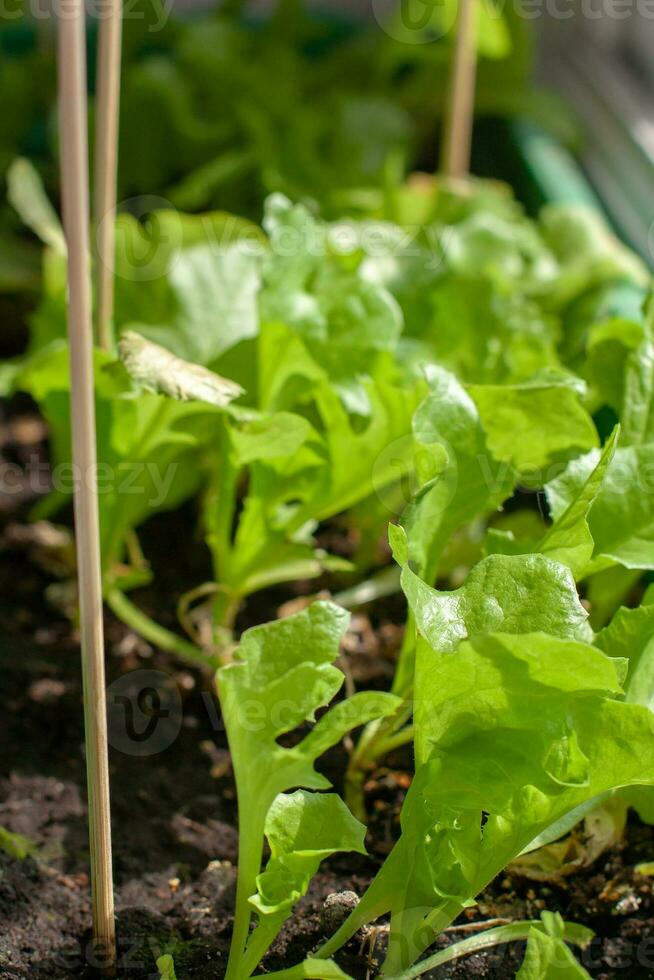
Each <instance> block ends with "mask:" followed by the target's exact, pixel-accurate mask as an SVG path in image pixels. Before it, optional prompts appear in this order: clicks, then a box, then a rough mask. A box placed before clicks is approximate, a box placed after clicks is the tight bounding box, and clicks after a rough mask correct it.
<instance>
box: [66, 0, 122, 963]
mask: <svg viewBox="0 0 654 980" xmlns="http://www.w3.org/2000/svg"><path fill="white" fill-rule="evenodd" d="M85 35H86V24H85V12H84V0H69V2H68V4H66V10H65V16H62V17H60V21H59V118H60V142H61V180H62V201H63V217H64V229H65V232H66V241H67V245H68V335H69V342H70V387H71V423H72V441H73V460H74V463H75V467H76V475H77V479H76V481H75V528H76V540H77V568H78V580H79V597H80V632H81V646H82V677H83V688H84V721H85V729H86V766H87V780H88V797H89V836H90V848H91V886H92V898H93V933H94V941H95V950H96V956H97V957H98V961H99V963H102V964H103V966H104V969H105V972H111V971H112V969H113V968H114V967H115V962H116V937H115V923H114V899H113V883H112V870H111V868H112V862H111V820H110V808H109V764H108V745H107V714H106V701H105V697H106V695H105V672H104V636H103V624H102V581H101V571H100V568H101V566H100V529H99V519H98V500H97V488H96V476H97V469H96V435H95V401H94V386H93V337H92V323H91V283H90V265H89V171H88V151H87V100H86V49H85Z"/></svg>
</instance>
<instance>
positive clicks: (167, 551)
mask: <svg viewBox="0 0 654 980" xmlns="http://www.w3.org/2000/svg"><path fill="white" fill-rule="evenodd" d="M17 417H18V418H20V419H21V420H22V421H21V424H20V425H18V426H17V428H16V427H15V428H14V431H15V432H18V433H19V434H20V433H22V435H21V436H20V439H24V440H26V441H27V443H29V442H30V439H31V440H32V444H31V445H30V446H29V451H30V453H37V454H38V453H41V452H43V445H42V444H41V443H40V440H41V439H42V433H40V431H39V429H38V419H37V418H36V417H34V416H30V413H29V410H28V409H27V408H26V407H25V406H22V407H21V410H20V411H19V412H18V416H17ZM30 420H31V422H30ZM30 424H31V429H29V428H26V427H28V426H29V425H30ZM28 431H29V433H31V435H29V436H28V435H27V434H26V433H28ZM20 439H19V445H18V446H9V449H8V450H7V447H6V446H5V447H3V448H4V452H5V458H16V459H18V460H19V461H23V462H24V458H25V453H26V452H27V449H25V447H23V449H21V447H20ZM7 451H8V452H9V457H7ZM12 454H13V455H12ZM29 496H30V494H29V492H27V491H26V492H25V493H24V494H12V495H11V499H7V498H5V500H4V501H0V520H1V521H2V525H1V526H0V533H1V534H2V542H3V545H4V554H3V557H2V560H1V561H0V684H1V688H0V826H2V827H5V828H6V829H8V830H9V831H11V832H13V833H18V834H21V835H23V836H24V837H26V838H28V839H29V840H30V841H31V842H33V844H34V846H35V851H34V854H33V855H32V856H29V857H27V858H26V859H24V860H17V859H14V858H11V857H10V856H9V855H7V854H5V853H1V852H0V980H9V978H29V980H46V978H66V977H92V976H95V975H98V974H97V971H95V970H94V967H93V964H92V963H89V960H90V959H91V958H92V957H91V956H90V954H89V949H90V946H89V924H90V891H89V877H88V841H87V832H86V823H85V817H86V804H85V771H84V757H83V730H82V709H81V686H80V670H79V652H78V648H77V642H76V640H77V638H76V636H75V634H74V632H73V631H72V629H71V627H70V625H69V623H68V621H67V620H66V619H65V618H64V617H63V616H62V615H60V614H58V613H57V612H56V611H54V610H53V608H52V606H51V605H50V604H49V603H48V602H47V601H46V599H45V596H44V592H45V590H46V588H47V587H48V586H49V585H51V584H52V581H53V579H52V577H51V576H50V575H49V574H48V573H47V572H46V571H44V570H43V569H42V568H41V567H40V564H39V562H37V561H35V547H34V544H33V541H32V538H31V535H30V534H29V533H28V532H27V531H26V525H25V524H24V523H23V520H24V516H25V507H26V504H27V503H28V502H29V499H28V498H29ZM194 520H195V514H194V512H193V510H192V508H187V509H185V510H182V511H180V512H179V513H178V514H176V515H175V516H174V518H173V519H171V517H170V516H164V517H162V518H156V519H154V520H153V521H151V522H150V524H149V525H148V526H146V528H145V531H144V534H143V544H144V548H145V553H146V555H147V556H148V558H149V559H150V560H151V561H152V564H153V567H154V569H155V573H156V574H155V582H156V591H155V588H154V587H152V588H150V589H149V590H142V592H141V593H140V594H139V595H138V602H139V603H140V604H141V605H143V606H144V608H146V610H147V611H149V612H151V613H152V614H153V615H156V616H157V617H158V618H160V619H162V618H163V619H164V621H165V619H166V617H167V618H168V622H167V623H166V625H169V626H172V625H173V620H174V613H173V612H172V610H174V608H175V602H174V599H175V597H176V596H177V595H178V594H179V593H180V592H181V591H183V590H184V587H185V586H186V587H188V584H189V583H191V584H192V583H195V582H198V581H203V576H204V578H208V577H209V568H208V564H207V556H206V554H205V553H204V550H203V548H202V546H201V545H200V544H199V543H197V541H195V540H194V539H193V532H192V528H193V526H194ZM339 533H340V532H339ZM30 541H32V543H31V544H30ZM189 542H194V543H192V544H189ZM325 584H329V583H325ZM312 588H314V589H315V585H314V586H312ZM309 590H310V587H309V585H306V586H304V587H303V586H302V584H301V583H299V584H298V585H297V587H296V588H295V589H294V590H293V589H292V590H289V591H287V592H276V593H273V594H268V595H267V596H265V597H264V598H263V599H262V600H259V601H258V602H257V608H256V610H254V612H253V620H254V621H261V620H262V619H263V618H270V617H272V616H274V615H275V614H276V610H277V608H278V607H279V606H280V605H281V604H282V602H284V601H288V600H290V599H293V598H294V597H297V596H298V595H299V594H302V592H303V591H305V592H308V591H309ZM402 617H403V609H402V605H401V603H400V601H399V600H392V601H388V600H387V601H386V602H385V603H384V604H383V605H381V604H380V606H379V607H377V608H375V607H372V608H370V609H368V610H367V612H366V613H365V614H357V615H356V616H355V617H354V619H353V627H352V630H351V631H350V633H349V634H348V636H347V638H346V643H345V646H344V651H343V658H342V666H343V668H344V670H345V671H346V673H347V674H348V675H349V677H350V678H351V680H352V681H353V682H354V683H355V684H357V685H358V686H374V687H385V686H388V683H389V678H390V677H391V675H392V658H393V654H394V652H395V651H396V650H397V647H398V646H399V641H400V639H401V628H400V627H399V626H398V625H397V624H399V623H401V622H402ZM241 625H242V626H245V625H247V623H242V624H241ZM106 635H107V670H108V683H109V685H110V687H109V691H110V696H109V703H110V705H111V703H112V698H113V701H114V702H115V703H117V704H118V705H119V708H121V710H118V711H117V712H116V711H113V710H112V712H111V714H110V730H111V741H112V743H113V747H112V752H111V776H112V815H113V828H114V866H115V879H116V899H117V910H118V930H119V953H120V971H119V975H120V977H125V978H127V977H129V978H135V980H136V978H145V977H156V976H157V972H156V969H155V959H156V956H157V955H160V954H161V953H164V952H171V953H173V955H174V957H175V963H176V967H177V976H178V978H179V980H190V978H198V980H219V978H221V977H223V975H224V968H225V964H226V958H227V951H228V947H229V939H230V930H231V910H232V907H233V899H234V882H235V869H234V865H235V862H236V853H237V830H236V801H235V792H234V785H233V780H232V773H231V768H230V761H229V753H228V751H227V746H226V742H225V737H224V732H223V731H222V726H221V724H220V713H219V709H218V706H217V703H216V700H215V697H214V695H213V691H212V684H211V678H210V677H208V676H202V675H201V674H200V673H198V672H197V671H194V670H190V669H188V668H187V667H185V666H183V665H180V664H179V663H177V662H175V661H173V660H172V659H171V658H170V657H169V656H168V655H166V654H164V653H162V652H161V651H158V650H153V649H152V648H151V647H149V646H148V645H147V644H146V643H144V642H143V641H142V640H140V639H139V638H138V637H136V636H135V635H133V634H131V633H130V632H129V631H128V630H127V629H126V628H125V627H124V626H123V625H122V624H120V623H118V622H117V621H116V620H114V619H113V618H112V617H111V616H109V615H108V616H107V621H106ZM143 671H146V672H148V673H147V674H146V675H143V674H142V673H135V672H143ZM144 676H145V679H146V680H147V681H148V683H147V685H146V686H148V687H150V688H152V689H153V690H154V691H156V692H157V693H156V697H158V698H159V702H160V703H159V709H160V710H159V714H158V716H157V717H161V716H162V711H169V715H168V718H167V719H165V724H163V726H159V732H158V733H157V734H156V737H153V739H149V740H148V739H147V738H146V739H145V740H144V742H143V743H142V744H141V745H140V748H138V751H139V752H140V753H141V754H140V755H138V754H134V751H135V750H134V749H133V745H134V743H133V742H131V743H130V741H129V739H128V740H127V741H125V738H124V733H125V726H127V725H129V724H130V719H129V718H128V716H127V714H126V713H125V712H126V711H127V709H125V710H122V709H123V708H124V702H123V701H121V699H120V697H118V698H117V697H116V695H117V694H118V695H120V694H123V695H124V694H125V693H126V692H127V693H129V691H130V690H131V689H132V688H133V686H134V684H135V683H137V684H138V685H140V686H141V687H143V685H144V683H145V682H144ZM129 710H131V709H129ZM136 721H138V719H136ZM132 722H134V719H133V718H132ZM146 722H147V717H146ZM136 728H138V725H136ZM157 739H159V741H157ZM126 746H127V749H126ZM130 746H131V747H130ZM344 762H345V754H344V750H343V749H339V750H337V751H334V752H333V753H332V754H331V755H330V756H328V757H327V758H326V760H324V765H325V767H326V771H327V772H328V774H329V775H330V777H331V778H333V779H334V780H335V781H336V784H337V786H338V780H339V778H340V777H339V774H340V773H342V770H343V764H344ZM409 771H410V758H409V757H408V756H402V755H401V754H400V755H398V756H396V757H395V758H391V759H390V760H386V761H385V765H384V768H383V769H380V770H379V771H378V772H376V773H374V774H372V775H371V777H370V779H369V780H368V783H367V785H366V798H367V799H366V802H367V806H368V810H369V813H370V815H371V820H370V833H369V835H368V842H367V843H368V847H369V851H370V856H369V857H368V858H364V857H359V856H352V855H345V856H342V857H338V858H334V859H332V860H330V861H328V862H326V863H325V864H324V865H323V866H322V869H321V871H320V873H319V874H318V875H317V876H316V878H315V879H314V882H313V884H312V886H311V888H310V891H309V893H308V895H307V896H306V898H305V899H304V900H303V901H302V902H301V903H300V905H299V906H298V908H297V910H296V913H295V915H294V916H293V918H292V920H291V924H290V925H289V926H287V927H286V928H285V929H284V931H283V932H282V934H281V936H280V938H279V939H278V941H277V942H276V943H275V945H274V947H273V949H272V950H271V952H270V954H269V956H268V957H267V958H266V960H265V964H264V965H265V968H266V969H267V970H274V969H281V968H283V967H285V966H289V965H293V964H295V963H297V962H299V961H300V960H302V959H303V958H304V957H305V956H306V955H307V954H308V953H310V952H311V951H312V950H313V949H315V948H316V946H317V945H318V944H319V943H320V941H321V939H322V937H323V934H324V931H323V925H324V921H323V920H322V919H321V910H322V906H323V902H324V900H325V898H326V897H327V896H328V895H330V894H333V893H334V892H342V891H354V892H356V893H357V894H361V893H362V892H363V890H364V889H365V887H366V885H367V883H368V882H369V880H370V879H371V877H372V875H373V874H374V873H375V870H376V868H377V867H378V866H379V864H380V863H381V861H382V860H383V859H384V857H385V855H386V854H387V853H388V851H389V850H390V848H391V847H392V843H393V840H394V839H395V837H396V836H397V833H398V816H399V809H400V806H401V802H402V799H403V796H404V793H405V792H406V788H407V786H408V784H409ZM652 857H654V844H653V841H652V835H651V832H650V829H649V828H646V827H644V826H642V825H641V824H639V823H638V822H637V821H635V820H634V821H632V822H631V823H630V825H629V827H628V833H627V836H626V839H625V840H624V842H623V843H622V844H620V845H618V846H617V847H614V848H613V850H611V851H610V852H608V853H606V854H605V855H604V856H603V857H602V858H601V859H600V860H599V861H598V862H597V863H596V864H595V865H594V866H593V867H592V868H590V869H589V870H587V871H585V872H580V873H579V874H577V875H575V876H574V877H572V878H569V879H566V880H565V881H564V882H561V883H558V884H552V883H549V884H547V885H543V884H537V883H535V882H530V881H527V880H525V879H522V878H518V877H515V876H512V875H510V874H505V875H502V876H501V877H500V878H498V879H497V880H496V881H495V882H494V883H493V884H492V886H491V887H490V888H489V889H488V890H487V891H486V892H485V893H484V894H483V895H482V896H481V897H480V899H479V903H478V906H477V907H476V908H474V909H471V910H469V912H468V913H467V916H466V917H465V918H464V919H463V921H461V922H459V923H457V924H456V927H455V928H454V929H452V930H450V931H448V933H447V934H446V936H445V937H443V938H442V940H441V945H446V944H448V943H449V942H451V941H454V940H456V939H460V938H462V937H464V936H467V935H470V934H471V933H472V932H473V931H475V930H476V929H477V928H478V925H476V923H478V922H480V921H481V920H495V919H500V920H513V919H519V918H525V917H529V918H534V917H538V915H539V913H540V911H541V910H542V909H543V908H548V909H550V910H559V911H561V913H562V914H563V915H564V917H565V918H567V919H569V920H570V921H575V922H579V923H583V924H585V925H588V926H590V927H591V928H592V929H593V930H595V932H596V933H597V936H598V939H597V940H596V941H595V942H594V943H593V945H592V947H591V948H590V950H589V951H587V952H586V953H585V954H584V962H585V965H586V967H587V969H588V970H589V972H590V974H591V975H592V976H593V977H597V978H621V977H625V978H627V977H628V978H629V980H632V978H633V980H640V978H651V977H654V901H653V897H652V887H653V885H654V879H650V878H648V877H645V876H642V875H640V874H638V873H636V871H635V865H636V864H638V863H639V862H642V861H648V860H651V859H652ZM384 944H385V936H384V932H383V930H381V931H377V932H373V933H369V934H367V935H358V936H357V937H355V939H354V940H353V941H352V942H351V943H350V944H349V946H348V947H347V948H346V949H345V950H344V951H343V952H342V954H341V955H340V956H339V962H340V963H341V965H342V966H343V968H344V969H345V970H346V971H348V972H350V973H351V975H352V976H353V977H355V978H364V977H367V976H375V973H376V968H377V966H378V964H379V962H380V958H381V956H382V954H383V949H384ZM522 951H523V947H516V946H512V947H510V948H499V949H498V950H495V951H490V952H485V953H482V954H479V955H475V956H472V957H468V958H466V959H465V960H462V961H461V962H460V963H459V964H458V965H454V966H447V967H442V968H440V970H437V971H434V972H433V973H432V974H430V976H432V977H433V978H438V980H444V978H446V977H448V978H464V977H465V978H471V977H472V978H475V977H493V978H497V980H503V978H509V977H513V976H515V972H516V969H517V966H518V964H519V962H520V957H521V954H522Z"/></svg>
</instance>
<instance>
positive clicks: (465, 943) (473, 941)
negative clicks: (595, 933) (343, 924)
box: [384, 920, 588, 980]
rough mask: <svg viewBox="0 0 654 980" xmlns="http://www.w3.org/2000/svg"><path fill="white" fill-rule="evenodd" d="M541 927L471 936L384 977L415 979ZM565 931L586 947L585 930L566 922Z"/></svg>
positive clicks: (515, 925) (516, 926)
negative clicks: (400, 971)
mask: <svg viewBox="0 0 654 980" xmlns="http://www.w3.org/2000/svg"><path fill="white" fill-rule="evenodd" d="M540 925H541V923H540V922H539V921H538V920H531V921H530V920H527V921H525V922H512V923H511V924H510V925H507V926H498V927H497V928H496V929H489V930H488V931H487V932H482V933H481V934H480V935H477V936H470V938H469V939H463V940H462V941H461V942H459V943H454V944H453V945H452V946H448V947H447V949H441V950H439V951H438V953H434V954H433V955H432V956H428V957H427V958H426V959H424V960H421V962H420V963H417V964H416V965H415V966H412V967H411V968H410V969H409V970H405V971H404V973H400V974H395V975H392V976H391V975H388V976H387V974H386V973H384V976H385V977H387V980H416V978H417V977H421V976H422V975H423V973H427V971H428V970H435V969H436V968H437V967H439V966H443V964H444V963H451V962H452V960H457V959H459V958H460V957H461V956H470V955H471V954H472V953H479V952H481V950H484V949H491V948H492V947H493V946H500V945H503V944H504V943H512V942H518V941H519V940H521V939H528V938H529V933H530V931H531V930H532V929H533V928H534V927H536V928H538V927H539V926H540ZM564 930H565V931H564V934H563V938H564V939H565V940H566V941H567V942H569V943H574V944H575V945H578V946H584V945H586V944H587V942H588V931H587V930H585V929H582V928H581V927H580V926H575V925H574V924H570V923H567V922H566V923H565V926H564Z"/></svg>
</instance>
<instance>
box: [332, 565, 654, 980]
mask: <svg viewBox="0 0 654 980" xmlns="http://www.w3.org/2000/svg"><path fill="white" fill-rule="evenodd" d="M495 558H500V559H501V565H498V566H495V564H494V563H493V562H492V559H486V563H487V564H485V565H484V567H483V568H482V569H479V571H478V572H477V573H476V575H475V576H474V578H473V580H472V582H469V584H468V589H469V590H470V594H469V596H464V595H462V594H460V595H458V596H457V595H456V594H455V595H454V596H452V597H451V599H450V597H449V596H448V595H447V594H442V595H439V594H438V593H436V592H435V591H434V590H429V589H428V587H427V586H426V585H425V584H424V583H422V584H421V583H420V582H417V581H416V578H415V576H414V573H411V572H410V570H407V569H405V573H407V578H406V584H407V592H408V597H409V599H410V601H412V602H413V603H414V604H415V606H416V610H417V613H418V615H417V616H416V621H417V622H418V640H417V656H416V691H417V692H419V696H416V699H415V709H414V724H415V754H416V775H415V779H414V781H413V784H412V786H411V788H410V790H409V792H408V794H407V797H406V800H405V803H404V806H403V809H402V815H401V826H402V834H401V837H400V839H399V841H398V843H397V844H396V846H395V848H394V850H393V852H391V854H390V856H389V857H388V859H387V860H386V862H385V864H384V866H383V867H382V869H381V870H380V872H379V873H378V876H377V878H376V879H375V881H374V882H373V883H372V885H371V886H370V888H369V890H368V891H367V893H366V894H365V895H364V897H363V899H362V901H361V903H360V905H359V906H358V908H357V909H356V910H355V911H354V912H353V913H352V914H351V916H350V918H349V920H348V921H347V922H346V923H345V924H344V925H343V927H341V929H339V930H338V932H337V933H336V935H335V936H334V937H332V939H330V940H329V941H328V942H327V944H326V945H325V947H324V948H323V950H322V951H321V955H324V956H329V955H332V954H333V953H334V952H335V951H336V950H337V949H338V948H339V947H340V945H342V943H343V942H345V941H347V939H348V938H349V937H350V936H352V935H353V934H354V932H355V931H356V930H357V929H358V928H360V927H361V926H362V925H364V924H366V923H369V922H372V921H374V920H375V919H377V918H378V917H379V916H381V915H384V914H386V913H388V912H390V913H391V917H392V918H391V931H390V943H389V951H388V956H387V960H386V963H385V966H384V972H383V975H384V976H388V977H394V976H396V975H397V974H400V975H401V974H402V971H404V970H406V969H407V968H408V967H409V966H410V965H411V963H413V962H414V961H415V960H416V959H417V958H418V957H419V956H420V955H421V953H422V952H423V950H424V949H426V948H427V947H428V946H429V945H430V944H431V943H432V942H433V941H434V939H435V938H436V937H437V936H438V935H439V934H440V933H441V932H442V930H443V929H445V928H446V927H447V926H448V925H449V924H450V923H451V922H452V920H453V919H454V918H455V917H456V916H457V915H458V914H459V913H460V912H461V911H462V909H464V908H465V907H466V905H468V904H469V903H470V902H471V901H473V900H474V898H475V897H476V895H477V894H478V893H479V892H480V891H481V890H482V889H483V888H484V887H486V885H487V884H488V883H489V882H490V881H491V880H492V878H493V877H494V876H495V875H496V874H498V873H499V872H500V871H501V870H502V869H503V868H504V867H506V865H507V864H508V863H510V862H511V861H512V860H513V859H515V858H516V857H517V856H518V855H519V854H520V853H521V852H522V851H523V850H524V849H526V848H528V847H529V845H530V843H531V842H532V841H534V840H535V839H536V838H538V837H539V835H541V834H543V833H544V832H545V831H546V830H547V829H548V828H550V827H552V825H554V824H556V823H557V822H559V821H562V820H563V819H564V818H566V817H567V816H569V815H570V814H573V813H575V812H578V811H579V808H580V807H583V806H585V805H587V804H588V803H590V802H591V801H593V800H595V799H596V798H597V797H598V796H600V795H601V794H603V793H607V792H611V791H613V790H615V789H617V788H619V787H624V786H635V787H649V788H650V792H651V787H652V786H653V785H654V739H653V738H652V735H653V733H654V715H653V714H652V712H651V711H650V710H648V709H647V708H643V707H641V706H640V705H634V704H628V703H625V702H624V701H623V700H622V683H623V681H624V677H625V667H626V665H625V663H624V661H622V660H619V659H612V658H611V657H609V656H607V655H606V654H604V653H603V652H602V651H600V650H599V649H598V648H597V647H594V646H591V645H590V644H589V643H588V642H585V641H584V639H583V637H584V634H585V631H586V630H587V627H586V626H585V615H584V611H583V609H582V607H581V606H580V605H579V603H578V601H576V599H575V598H574V595H573V593H574V583H573V582H572V578H571V576H570V572H569V570H568V569H566V568H565V567H564V566H562V565H560V564H558V563H556V562H553V561H551V560H549V559H546V558H544V557H542V556H523V557H521V556H518V557H516V558H513V559H512V558H507V557H503V556H495ZM534 560H535V564H533V565H532V562H533V561H534ZM489 562H490V564H488V563H489ZM482 564H483V563H482ZM519 568H521V569H522V570H523V572H524V574H526V575H527V576H528V577H531V576H533V578H532V580H531V584H529V585H528V586H527V589H526V590H525V591H523V587H522V585H521V580H520V578H519V577H517V576H516V571H517V569H519ZM548 569H549V578H548V577H547V572H548ZM493 581H495V582H496V583H497V584H496V585H495V586H493V585H492V583H493ZM486 583H487V584H488V585H489V586H491V588H490V589H489V590H488V591H486ZM500 584H501V589H502V590H503V591H504V593H505V595H506V596H507V597H512V598H511V599H510V602H509V605H508V606H507V605H505V604H504V602H503V601H502V599H501V597H500V596H499V595H498V585H500ZM525 584H526V583H525ZM477 590H478V591H477ZM528 593H530V594H531V605H529V600H526V601H527V603H528V604H527V606H526V607H525V608H524V610H522V611H521V610H520V607H519V605H516V599H517V598H519V597H523V596H525V597H526V595H527V594H528ZM473 596H474V598H473ZM537 603H538V605H539V606H540V610H539V609H538V608H537ZM508 630H512V631H513V632H509V631H508ZM534 630H536V631H534ZM498 631H501V632H498Z"/></svg>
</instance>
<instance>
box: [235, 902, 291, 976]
mask: <svg viewBox="0 0 654 980" xmlns="http://www.w3.org/2000/svg"><path fill="white" fill-rule="evenodd" d="M283 921H284V920H283V919H280V918H274V921H271V917H270V916H268V917H267V918H265V919H263V920H262V921H261V922H259V924H258V925H257V927H256V929H255V930H254V932H253V933H251V934H250V938H249V940H248V944H247V946H246V948H245V956H244V957H243V959H242V961H241V969H240V973H241V976H242V977H243V980H246V978H248V977H251V976H252V974H253V973H254V971H255V970H256V968H257V967H258V965H259V963H261V960H262V959H263V958H264V956H265V955H266V952H267V951H268V949H269V948H270V945H271V943H272V941H273V940H274V938H275V936H276V935H277V933H278V932H279V930H280V929H281V927H282V925H283Z"/></svg>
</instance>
